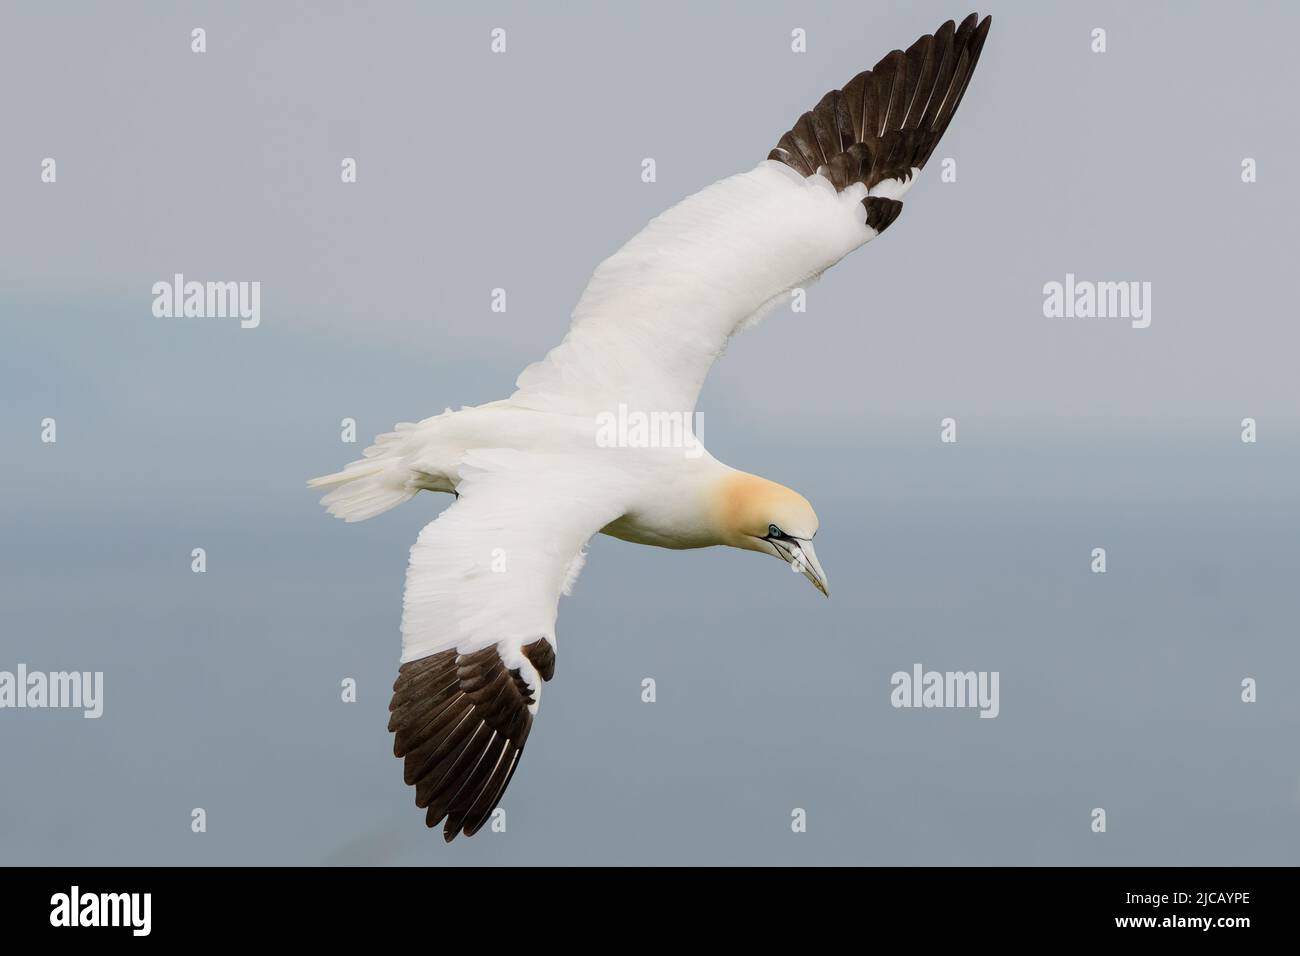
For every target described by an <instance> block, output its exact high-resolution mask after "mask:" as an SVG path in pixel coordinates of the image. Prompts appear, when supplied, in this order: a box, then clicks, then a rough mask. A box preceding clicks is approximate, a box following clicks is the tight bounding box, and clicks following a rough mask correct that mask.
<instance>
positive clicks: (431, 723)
mask: <svg viewBox="0 0 1300 956" xmlns="http://www.w3.org/2000/svg"><path fill="white" fill-rule="evenodd" d="M523 653H524V656H525V657H527V658H528V660H529V662H530V663H531V664H532V665H533V666H534V667H535V668H536V669H537V672H538V673H539V674H540V675H541V676H542V679H543V680H550V679H551V677H552V676H553V675H554V673H555V650H554V648H552V647H551V645H550V642H548V641H547V640H545V639H540V640H537V641H534V642H532V643H531V644H527V645H525V646H524V648H523ZM532 703H533V696H532V691H531V689H530V688H529V686H528V684H527V682H526V681H525V680H524V679H523V677H522V676H521V675H520V673H519V671H518V670H517V669H509V668H507V667H506V665H505V662H504V661H502V659H501V655H500V653H499V652H498V651H497V648H496V647H495V646H492V647H485V648H483V649H482V650H479V651H474V652H473V653H470V654H459V653H457V652H456V651H455V650H449V651H443V652H441V653H439V654H431V655H429V656H428V657H423V658H421V659H420V660H417V661H409V662H407V663H406V664H403V665H402V666H401V668H400V669H399V670H398V673H397V681H396V683H394V684H393V699H392V702H391V703H390V704H389V707H388V709H389V710H390V711H391V712H392V715H391V717H390V718H389V721H388V729H389V730H391V731H392V732H393V733H394V734H395V737H394V739H393V753H394V754H395V755H396V756H398V757H403V758H405V763H404V776H405V779H406V782H407V783H408V784H411V785H413V786H414V787H415V805H416V806H418V807H423V808H425V811H426V812H425V823H426V824H427V825H428V826H430V827H435V826H437V825H438V824H439V823H441V822H442V821H443V820H444V819H446V825H445V827H444V828H443V836H444V837H445V838H446V839H447V840H448V842H450V841H451V840H452V839H453V838H455V836H456V835H457V834H458V833H464V834H465V835H466V836H473V835H474V834H475V833H477V832H478V831H479V829H480V828H481V827H482V826H483V825H484V824H485V823H486V822H487V820H488V818H489V817H490V816H491V815H492V811H493V810H494V809H496V806H497V804H498V803H500V801H501V797H502V795H504V793H505V791H506V787H507V786H508V785H509V783H510V778H511V777H512V776H513V775H514V772H515V768H516V767H518V766H519V757H520V754H521V753H522V752H523V749H524V743H525V742H526V741H527V740H528V733H529V731H530V730H531V729H532V726H533V715H532V713H531V712H530V711H529V709H528V707H529V705H530V704H532Z"/></svg>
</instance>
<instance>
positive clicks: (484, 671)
mask: <svg viewBox="0 0 1300 956" xmlns="http://www.w3.org/2000/svg"><path fill="white" fill-rule="evenodd" d="M460 471H461V483H460V486H459V492H460V496H459V498H458V500H457V501H456V503H455V504H453V505H452V506H451V507H450V508H448V509H447V510H446V511H445V512H443V513H442V514H441V515H440V516H439V517H438V518H437V519H435V520H434V521H432V522H430V523H429V524H428V525H427V526H426V527H425V528H424V530H423V531H421V532H420V536H419V539H418V540H417V541H416V543H415V545H414V547H412V548H411V562H410V566H409V568H408V570H407V574H406V594H405V597H404V599H403V612H402V664H401V668H400V669H399V671H398V676H397V682H396V683H395V684H394V685H393V700H392V703H391V704H390V706H389V710H390V711H391V712H392V716H391V719H390V720H389V723H388V729H389V730H391V731H392V732H393V733H394V734H395V735H396V736H395V739H394V743H393V753H394V754H396V755H397V756H398V757H402V758H404V760H405V778H406V782H407V783H408V784H411V785H413V786H414V787H415V803H416V805H417V806H419V807H423V808H425V810H426V813H425V822H426V823H427V824H428V826H430V827H434V826H437V825H438V823H440V822H441V821H442V820H443V819H444V818H445V819H446V826H445V827H444V830H443V834H444V836H445V838H446V839H447V840H448V841H450V840H451V839H452V838H454V837H455V836H456V834H457V833H461V832H464V833H465V834H466V835H467V836H469V835H473V834H474V833H475V832H477V831H478V829H479V828H480V827H482V826H483V824H484V823H486V822H487V820H488V818H489V817H490V816H491V814H492V811H493V809H495V808H496V806H497V803H498V802H500V800H501V797H502V795H503V794H504V793H505V789H506V786H507V785H508V784H509V783H510V778H511V777H512V775H513V774H514V772H515V768H516V767H517V766H518V763H519V757H520V754H521V753H522V752H523V748H524V743H525V742H526V741H527V740H528V733H529V731H530V730H531V729H532V724H533V716H534V715H535V714H536V713H537V708H538V704H539V703H540V701H541V685H542V682H543V681H548V680H550V679H551V676H552V675H553V674H554V673H555V649H556V640H555V616H556V605H557V604H558V602H559V598H560V595H561V593H568V589H569V587H571V586H572V583H573V580H574V579H575V578H576V576H577V573H578V570H579V569H580V567H581V562H582V559H583V554H582V549H583V547H584V545H585V544H586V542H587V540H588V539H589V538H590V537H591V536H592V535H593V534H595V533H596V532H597V531H599V530H600V529H601V528H602V527H604V526H605V525H606V524H608V523H609V522H610V521H611V520H613V519H614V518H616V517H618V514H617V512H618V510H619V509H618V508H617V507H616V506H615V505H613V504H612V503H609V502H607V501H603V500H601V498H600V496H599V495H592V494H591V492H590V490H589V488H590V486H589V484H587V483H585V482H582V481H579V480H577V478H578V477H579V476H575V475H571V474H566V473H565V472H564V470H563V462H560V461H554V460H552V459H550V458H549V457H548V456H541V455H528V454H523V453H519V452H514V451H504V450H488V451H480V452H474V453H471V455H470V456H469V457H467V459H466V461H465V462H464V463H463V464H462V465H461V468H460Z"/></svg>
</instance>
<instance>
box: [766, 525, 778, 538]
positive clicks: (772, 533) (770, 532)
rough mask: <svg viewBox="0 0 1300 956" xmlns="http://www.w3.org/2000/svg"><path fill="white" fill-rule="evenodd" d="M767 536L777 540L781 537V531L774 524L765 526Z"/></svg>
mask: <svg viewBox="0 0 1300 956" xmlns="http://www.w3.org/2000/svg"><path fill="white" fill-rule="evenodd" d="M767 536H768V537H769V538H779V537H781V529H780V528H778V527H777V526H776V525H774V524H770V525H768V526H767Z"/></svg>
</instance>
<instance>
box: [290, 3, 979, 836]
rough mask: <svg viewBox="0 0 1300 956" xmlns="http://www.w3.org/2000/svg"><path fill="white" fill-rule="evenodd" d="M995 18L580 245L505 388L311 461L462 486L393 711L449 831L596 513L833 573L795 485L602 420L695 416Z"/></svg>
mask: <svg viewBox="0 0 1300 956" xmlns="http://www.w3.org/2000/svg"><path fill="white" fill-rule="evenodd" d="M989 23H990V18H988V17H985V18H984V19H983V20H982V21H981V20H979V19H978V17H977V16H976V15H975V14H971V15H970V16H969V17H967V18H966V19H965V20H963V21H962V23H961V25H960V26H958V25H955V24H954V23H953V22H952V21H951V20H950V21H948V22H947V23H945V24H943V26H941V27H940V28H939V29H938V30H936V31H935V32H934V33H933V34H927V35H925V36H923V37H921V38H920V39H919V40H917V41H916V42H915V43H913V44H912V45H911V46H910V47H909V48H908V49H907V50H906V51H903V50H894V51H893V52H892V53H890V54H888V55H887V56H886V57H885V58H884V59H882V60H881V61H880V62H879V63H877V64H876V65H875V66H874V67H872V68H871V69H870V70H867V71H865V72H863V73H859V74H858V75H857V76H855V77H854V78H853V79H851V80H850V81H849V82H848V83H847V84H846V85H845V86H844V88H843V89H839V90H832V91H831V92H829V93H827V94H826V95H825V96H823V97H822V98H821V100H820V101H819V102H818V103H817V105H816V106H815V107H813V109H812V110H811V111H809V112H807V113H804V114H803V115H802V116H800V117H799V119H798V122H796V123H795V124H794V127H793V128H792V129H790V130H789V131H788V132H786V133H785V134H784V135H783V136H781V137H780V139H779V140H778V141H777V144H776V147H775V148H774V149H773V150H772V151H771V152H770V153H769V154H768V156H767V159H765V160H764V161H762V162H760V163H759V164H758V165H757V166H755V167H754V168H753V169H750V170H749V171H748V172H742V173H739V174H738V175H735V176H731V177H729V178H727V179H723V180H721V181H719V182H716V183H714V184H713V185H712V186H709V187H708V188H706V189H704V190H701V191H700V192H698V193H696V194H695V195H693V196H690V197H689V198H687V199H685V200H683V201H682V202H680V203H678V204H677V205H676V206H673V207H672V208H671V209H669V210H668V211H667V212H665V213H663V214H662V215H660V216H658V217H657V218H655V219H654V220H652V221H651V222H650V223H649V225H647V226H646V227H645V228H644V229H643V230H641V232H640V233H638V234H637V235H636V236H635V237H633V238H632V239H631V240H630V241H629V242H628V243H627V244H626V245H624V246H623V247H622V248H621V249H619V250H618V251H617V252H616V253H614V254H613V255H612V256H610V257H609V258H608V259H606V260H605V261H604V262H602V263H601V264H600V265H599V266H598V267H597V269H596V271H595V274H594V275H593V276H592V278H591V281H590V283H589V284H588V286H587V288H586V291H585V292H584V293H583V295H582V298H581V299H580V300H579V302H578V305H577V307H576V309H575V310H574V313H573V321H572V324H571V326H570V328H569V331H568V334H567V335H565V337H564V339H563V341H561V342H560V344H559V345H557V346H556V347H555V348H553V349H552V350H551V351H550V352H549V353H548V354H547V355H546V357H545V358H544V359H542V360H541V361H540V362H536V363H534V364H533V365H530V366H529V367H528V368H526V369H525V370H524V371H523V372H522V373H521V374H520V376H519V378H518V381H517V382H516V390H515V392H514V394H512V395H511V396H510V397H509V398H507V399H504V400H501V401H496V402H490V403H488V404H486V405H479V406H475V407H466V408H462V409H460V410H459V411H455V412H453V411H451V410H450V409H448V410H447V411H446V412H444V413H443V414H441V415H437V416H434V417H432V418H427V419H425V420H423V421H421V422H418V423H415V424H412V423H402V424H399V425H397V426H396V428H395V430H394V431H392V432H389V433H387V434H384V435H380V436H379V437H378V438H377V439H376V440H375V443H374V444H373V445H372V446H371V447H370V448H368V449H366V451H365V453H364V457H363V458H362V459H360V460H359V461H354V462H352V463H351V464H349V465H347V466H345V467H344V469H343V470H342V471H340V472H337V473H335V474H332V475H326V476H324V477H321V478H315V479H313V480H312V481H310V482H309V483H308V484H309V485H310V486H311V487H314V488H327V489H330V490H329V492H328V493H327V494H326V495H325V496H324V497H323V499H322V504H324V505H325V506H326V508H328V510H329V512H330V513H331V514H333V515H335V516H337V517H340V518H342V519H344V520H346V521H362V520H365V519H366V518H370V517H373V516H374V515H377V514H380V513H381V512H384V511H387V510H388V509H390V508H393V507H394V506H396V505H398V504H401V503H402V502H404V501H407V500H408V499H410V498H412V497H413V496H414V495H416V494H417V493H419V492H421V491H433V492H443V493H448V494H452V495H455V496H456V498H455V501H454V502H453V503H452V504H451V506H450V507H448V508H447V509H446V510H445V511H443V512H442V513H441V514H440V515H439V516H438V517H437V518H436V519H435V520H433V521H432V522H430V523H429V524H428V525H426V526H425V528H424V529H423V530H422V531H421V532H420V535H419V537H418V539H417V540H416V542H415V545H414V546H413V547H412V548H411V558H410V564H409V566H408V569H407V573H406V591H405V595H404V598H403V611H402V655H401V663H400V666H399V669H398V675H397V681H396V683H395V684H394V685H393V698H392V703H391V705H390V707H389V710H390V712H391V719H390V721H389V725H388V726H389V730H390V731H392V732H393V734H394V735H395V739H394V747H393V752H394V753H395V754H396V755H397V756H398V757H400V758H403V760H404V769H405V779H406V783H407V784H409V785H412V786H414V787H415V803H416V805H417V806H418V807H421V808H424V810H425V822H426V823H427V825H428V826H430V827H435V826H437V825H438V824H439V823H442V822H443V821H445V825H444V828H443V834H444V836H445V838H446V839H447V840H448V841H450V840H451V839H453V838H454V837H455V836H456V835H457V834H459V833H465V834H466V835H467V836H468V835H473V834H474V833H475V832H477V831H478V830H479V829H480V828H481V827H482V826H483V825H484V824H485V823H486V822H487V821H488V819H489V818H490V816H491V814H492V811H493V810H494V809H495V808H496V806H497V804H498V803H499V802H500V800H501V798H502V795H503V794H504V793H505V790H506V787H507V785H508V784H509V783H510V780H511V777H512V776H513V775H514V772H515V770H516V769H517V767H518V765H519V758H520V755H521V753H522V752H523V749H524V745H525V743H526V742H527V740H528V735H529V732H530V731H531V730H532V726H533V718H534V716H535V715H536V714H537V711H538V706H539V704H540V703H541V698H542V684H543V682H545V681H549V680H550V679H551V678H552V677H553V676H554V674H555V666H556V650H557V647H558V644H557V641H556V637H555V620H556V611H557V606H558V604H559V599H560V596H561V595H562V594H568V593H569V592H570V590H571V589H572V587H573V584H574V581H575V580H576V579H577V576H578V573H579V571H580V570H581V568H582V564H583V561H584V559H585V553H586V545H587V542H588V541H589V540H590V539H591V537H592V536H593V535H595V534H597V533H602V534H607V535H611V536H613V537H615V538H621V539H622V540H624V541H631V542H634V543H636V544H647V545H654V546H656V547H661V548H674V549H681V548H705V547H712V546H714V545H726V546H728V547H732V548H740V549H742V550H745V551H757V552H759V553H762V554H768V555H771V556H773V557H776V558H780V559H781V560H782V561H784V562H787V563H788V564H790V565H791V566H793V567H794V569H795V570H797V571H799V572H800V573H802V574H803V576H804V577H806V578H807V579H808V580H809V581H811V582H812V584H813V585H814V586H815V587H817V588H818V589H819V590H820V591H821V592H822V593H823V594H829V591H828V586H827V581H826V573H825V572H824V571H823V570H822V566H821V564H820V563H819V562H818V560H817V554H816V552H815V551H814V549H813V537H814V536H815V535H816V534H817V526H818V523H817V515H816V514H815V513H814V512H813V509H812V506H811V505H810V504H809V503H808V501H807V500H806V499H805V498H804V497H803V496H802V495H800V494H798V493H797V492H795V491H792V490H791V489H789V488H786V487H783V486H782V485H779V484H777V483H776V482H773V481H769V480H767V479H766V478H760V477H758V476H756V475H751V474H747V473H745V472H743V471H739V470H737V469H735V468H731V467H729V466H727V465H724V464H723V463H722V462H720V461H718V460H717V459H715V458H714V457H713V456H712V455H710V454H708V453H707V451H705V450H704V449H703V446H702V445H699V443H698V439H697V438H696V437H695V436H694V435H693V434H692V433H690V432H689V431H688V432H687V433H686V434H685V439H686V442H685V444H687V445H688V446H689V449H688V450H691V453H690V454H686V453H684V451H683V448H681V447H677V448H671V447H645V445H646V444H647V443H646V442H640V441H630V440H629V441H624V442H621V443H620V442H614V443H611V442H609V441H601V440H600V435H599V434H598V432H599V429H600V427H601V423H602V422H605V423H607V422H608V420H609V418H608V417H609V416H610V415H612V414H615V413H616V412H620V411H622V412H626V410H632V411H634V412H640V413H642V414H643V415H654V414H658V413H671V414H677V415H681V414H686V415H687V416H689V414H690V413H691V412H692V411H693V409H694V408H695V404H696V400H697V398H698V396H699V393H700V389H701V387H702V386H703V384H704V379H705V377H706V376H707V375H708V372H709V368H710V367H711V366H712V365H713V362H714V360H715V359H716V358H717V357H718V356H719V355H720V354H721V353H722V351H723V349H724V348H725V347H726V345H727V343H728V341H729V340H730V338H731V337H732V336H733V335H734V334H736V333H737V332H739V331H741V330H742V329H744V328H746V327H748V326H749V325H752V324H753V323H754V321H755V320H756V319H757V318H758V317H760V316H761V315H762V314H764V312H765V311H767V309H769V308H771V306H772V305H773V304H775V303H777V302H780V301H782V300H783V297H785V296H788V295H789V293H790V292H791V290H792V289H794V288H797V287H799V286H801V285H803V284H804V283H806V282H808V281H809V280H811V279H813V278H815V277H816V276H818V275H820V274H821V273H822V272H823V271H825V270H826V269H828V268H829V267H831V266H832V265H834V264H835V263H837V262H839V260H840V259H842V258H844V256H846V255H848V254H849V253H850V252H852V251H853V250H854V249H856V248H857V247H858V246H861V245H862V244H863V243H866V242H869V241H870V240H872V239H874V238H876V236H878V235H880V234H881V233H882V232H884V231H885V230H886V229H887V228H889V226H890V225H891V224H892V223H893V222H894V220H895V219H897V218H898V214H899V212H900V211H901V210H902V208H903V203H902V199H903V196H904V195H905V194H906V193H907V191H908V189H909V188H911V186H912V184H913V182H914V181H915V180H916V177H917V175H918V174H919V173H920V171H921V169H922V168H923V167H924V166H925V164H926V161H927V160H928V159H929V158H930V156H931V154H932V153H933V152H934V149H935V146H936V145H937V144H938V142H939V139H940V137H941V136H943V133H944V130H946V129H947V128H948V124H949V122H950V121H951V120H952V117H953V114H954V113H955V111H956V109H957V106H958V104H959V103H960V102H961V99H962V96H963V95H964V94H965V92H966V86H967V84H968V83H969V82H970V78H971V74H972V73H973V71H974V69H975V64H976V62H977V61H978V60H979V55H980V50H981V49H982V48H983V46H984V38H985V36H986V35H987V33H988V29H989ZM688 422H689V419H688ZM688 428H689V425H688ZM651 444H653V443H651Z"/></svg>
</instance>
